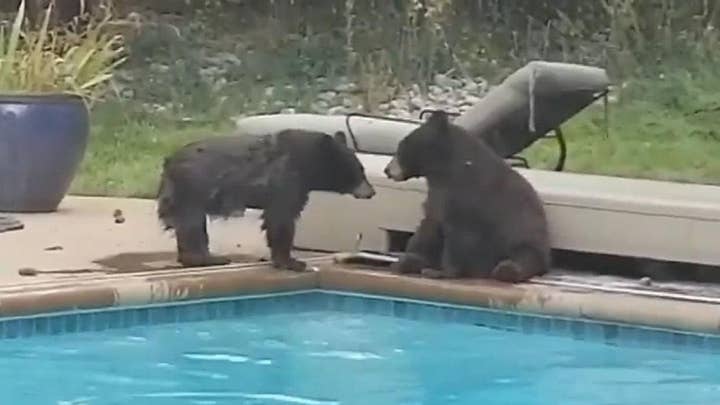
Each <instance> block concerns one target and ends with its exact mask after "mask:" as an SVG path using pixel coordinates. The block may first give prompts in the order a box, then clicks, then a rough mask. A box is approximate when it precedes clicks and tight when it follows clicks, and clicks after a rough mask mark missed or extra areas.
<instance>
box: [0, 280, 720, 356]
mask: <svg viewBox="0 0 720 405" xmlns="http://www.w3.org/2000/svg"><path fill="white" fill-rule="evenodd" d="M322 310H328V311H340V312H345V313H351V314H373V315H381V316H391V317H397V318H403V319H409V320H415V321H423V322H438V323H461V324H469V325H475V326H478V327H485V328H490V329H496V330H503V331H508V332H513V333H523V334H543V335H553V336H564V337H570V338H573V339H578V340H589V341H597V342H601V343H604V344H608V345H615V346H620V345H622V346H635V347H644V348H648V347H652V348H661V349H670V350H680V351H687V350H690V351H701V352H705V353H713V354H720V334H719V335H709V334H696V333H692V332H685V331H674V330H667V329H654V328H648V327H643V326H638V325H629V324H617V323H609V322H601V321H594V320H587V319H571V318H560V317H552V316H544V315H537V314H528V313H519V312H507V311H500V310H493V309H487V308H476V307H469V306H458V305H452V304H445V303H439V302H429V301H417V300H412V299H405V298H397V297H386V296H375V295H366V294H359V293H349V292H344V291H343V292H340V291H328V290H306V291H296V292H290V293H277V294H267V295H253V296H241V297H233V298H223V299H216V300H199V301H184V302H173V303H164V304H160V305H151V306H142V307H123V308H109V309H104V310H92V311H78V312H68V313H53V314H44V315H37V316H32V317H17V318H0V340H2V339H18V338H27V337H32V336H42V335H60V334H67V333H78V332H86V333H87V332H97V331H104V330H108V329H125V328H130V327H135V326H147V325H159V324H168V323H177V322H197V321H205V320H217V319H234V318H242V317H247V316H262V315H269V314H277V313H288V312H290V313H293V312H306V311H322Z"/></svg>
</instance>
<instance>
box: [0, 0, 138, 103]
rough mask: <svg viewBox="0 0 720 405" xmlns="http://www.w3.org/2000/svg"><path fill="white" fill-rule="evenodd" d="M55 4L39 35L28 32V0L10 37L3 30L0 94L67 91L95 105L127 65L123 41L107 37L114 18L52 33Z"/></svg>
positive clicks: (21, 5) (0, 28) (17, 15)
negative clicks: (115, 73)
mask: <svg viewBox="0 0 720 405" xmlns="http://www.w3.org/2000/svg"><path fill="white" fill-rule="evenodd" d="M53 4H54V2H51V3H50V6H49V7H48V8H47V10H46V12H45V15H44V19H43V21H42V25H41V26H40V28H39V29H37V30H32V31H29V30H23V24H24V23H25V1H24V0H23V1H21V2H20V7H19V9H18V12H17V14H16V16H15V19H14V22H13V25H12V27H11V29H10V32H6V30H5V27H0V91H3V92H6V93H8V92H23V93H28V92H30V93H47V92H65V93H73V94H77V95H80V96H82V97H83V98H84V99H86V100H87V101H89V102H92V101H95V100H96V99H97V98H98V97H99V96H100V95H102V94H103V93H104V91H105V90H106V85H107V83H108V82H109V80H110V79H111V78H112V76H113V71H114V69H115V68H116V67H117V66H119V65H120V64H122V63H123V62H124V60H125V59H124V57H123V52H124V48H123V45H122V37H121V36H119V35H114V34H111V33H107V32H106V30H105V28H106V26H107V24H108V22H109V21H110V19H111V16H110V15H109V14H108V15H106V16H105V18H103V19H102V20H100V21H99V22H95V21H91V22H90V23H89V25H87V26H86V27H84V28H83V29H82V30H80V32H73V31H71V30H69V29H50V28H49V23H50V15H51V13H52V6H53Z"/></svg>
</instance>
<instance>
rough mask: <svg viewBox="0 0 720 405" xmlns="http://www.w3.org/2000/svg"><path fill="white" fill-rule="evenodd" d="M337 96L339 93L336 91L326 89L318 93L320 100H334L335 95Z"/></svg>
mask: <svg viewBox="0 0 720 405" xmlns="http://www.w3.org/2000/svg"><path fill="white" fill-rule="evenodd" d="M336 96H337V93H336V92H334V91H324V92H322V93H320V94H318V98H319V99H320V100H323V101H326V102H328V103H329V102H332V101H333V100H334V99H335V97H336Z"/></svg>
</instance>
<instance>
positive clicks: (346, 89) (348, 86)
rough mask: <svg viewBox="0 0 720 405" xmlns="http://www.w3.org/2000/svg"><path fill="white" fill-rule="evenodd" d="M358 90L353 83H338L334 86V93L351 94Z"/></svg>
mask: <svg viewBox="0 0 720 405" xmlns="http://www.w3.org/2000/svg"><path fill="white" fill-rule="evenodd" d="M357 90H358V86H357V84H355V83H353V82H349V83H340V84H338V85H337V86H335V91H337V92H340V93H352V92H355V91H357Z"/></svg>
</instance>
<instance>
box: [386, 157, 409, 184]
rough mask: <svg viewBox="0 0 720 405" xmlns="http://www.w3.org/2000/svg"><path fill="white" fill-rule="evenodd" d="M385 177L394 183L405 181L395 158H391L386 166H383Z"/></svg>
mask: <svg viewBox="0 0 720 405" xmlns="http://www.w3.org/2000/svg"><path fill="white" fill-rule="evenodd" d="M383 172H385V175H386V176H387V177H388V178H389V179H392V180H395V181H403V180H405V174H404V173H403V170H402V167H400V163H399V162H398V159H397V157H393V159H392V160H391V161H390V163H388V165H387V166H385V170H383Z"/></svg>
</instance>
